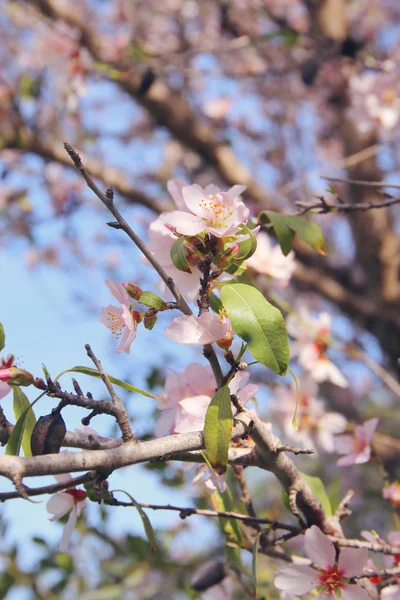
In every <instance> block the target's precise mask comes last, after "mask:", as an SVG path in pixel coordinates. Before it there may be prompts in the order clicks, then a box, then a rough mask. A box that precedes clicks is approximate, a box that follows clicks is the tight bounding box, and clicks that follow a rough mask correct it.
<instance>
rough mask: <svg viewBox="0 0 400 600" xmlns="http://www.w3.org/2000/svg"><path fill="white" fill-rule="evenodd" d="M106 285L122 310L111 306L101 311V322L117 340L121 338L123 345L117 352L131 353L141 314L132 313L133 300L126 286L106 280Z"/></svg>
mask: <svg viewBox="0 0 400 600" xmlns="http://www.w3.org/2000/svg"><path fill="white" fill-rule="evenodd" d="M106 284H107V286H108V288H109V290H110V292H111V293H112V295H113V296H114V298H115V299H116V300H118V302H120V303H121V308H119V307H117V306H113V305H111V304H109V305H108V306H106V307H105V308H102V309H101V313H100V317H99V321H100V323H103V325H105V326H106V327H108V329H109V330H110V331H111V333H112V334H113V335H115V337H116V338H117V340H118V339H119V338H120V337H121V343H120V345H119V348H118V349H117V352H126V353H127V354H129V353H130V351H131V344H132V342H133V340H134V339H135V337H136V328H137V325H138V321H139V320H140V314H139V313H138V312H136V311H132V300H131V299H130V298H129V296H128V294H127V293H126V290H125V288H124V286H123V285H122V284H120V283H115V282H114V281H111V280H110V279H106Z"/></svg>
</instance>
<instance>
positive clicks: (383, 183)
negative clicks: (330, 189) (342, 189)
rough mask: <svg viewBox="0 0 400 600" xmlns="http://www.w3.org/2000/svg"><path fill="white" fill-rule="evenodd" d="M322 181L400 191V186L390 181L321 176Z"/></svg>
mask: <svg viewBox="0 0 400 600" xmlns="http://www.w3.org/2000/svg"><path fill="white" fill-rule="evenodd" d="M321 179H325V180H326V181H337V182H338V183H349V184H351V185H362V186H366V187H374V188H384V187H390V188H395V189H397V190H400V184H396V183H390V182H389V181H367V180H364V179H340V178H339V177H324V176H323V175H321Z"/></svg>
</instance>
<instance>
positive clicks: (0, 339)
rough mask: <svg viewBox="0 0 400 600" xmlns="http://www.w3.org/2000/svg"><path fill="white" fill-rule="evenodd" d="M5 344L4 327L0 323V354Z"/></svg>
mask: <svg viewBox="0 0 400 600" xmlns="http://www.w3.org/2000/svg"><path fill="white" fill-rule="evenodd" d="M5 343H6V334H5V333H4V327H3V325H2V324H1V323H0V352H1V351H2V350H3V348H4V346H5Z"/></svg>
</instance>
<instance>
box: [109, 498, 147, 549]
mask: <svg viewBox="0 0 400 600" xmlns="http://www.w3.org/2000/svg"><path fill="white" fill-rule="evenodd" d="M115 492H121V493H123V494H126V495H127V496H128V498H129V500H130V501H131V502H132V506H134V507H135V508H136V509H137V511H138V513H139V516H140V518H141V519H142V523H143V527H144V531H145V534H146V536H147V539H148V541H149V544H150V549H151V551H152V552H156V550H157V541H156V536H155V533H154V529H153V526H152V524H151V523H150V519H149V517H148V516H147V515H146V513H145V512H144V510H143V508H142V507H141V506H140V504H139V503H138V502H136V500H135V499H134V498H132V496H131V495H130V494H129V493H128V492H125V490H113V491H112V492H111V493H115Z"/></svg>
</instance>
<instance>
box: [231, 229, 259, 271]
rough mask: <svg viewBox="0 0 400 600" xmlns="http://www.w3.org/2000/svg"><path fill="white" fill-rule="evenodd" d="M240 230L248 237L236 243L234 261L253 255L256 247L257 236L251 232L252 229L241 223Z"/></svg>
mask: <svg viewBox="0 0 400 600" xmlns="http://www.w3.org/2000/svg"><path fill="white" fill-rule="evenodd" d="M240 231H241V233H243V234H245V235H248V236H249V237H248V239H247V240H245V241H244V242H240V243H239V244H238V246H239V252H238V253H237V254H236V255H235V262H236V261H240V260H246V259H247V258H250V256H253V254H254V252H255V251H256V249H257V238H256V236H255V235H254V233H253V232H252V230H251V229H249V228H248V227H246V225H242V227H241V228H240Z"/></svg>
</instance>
